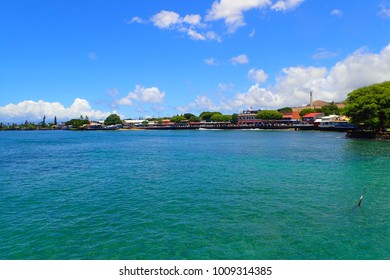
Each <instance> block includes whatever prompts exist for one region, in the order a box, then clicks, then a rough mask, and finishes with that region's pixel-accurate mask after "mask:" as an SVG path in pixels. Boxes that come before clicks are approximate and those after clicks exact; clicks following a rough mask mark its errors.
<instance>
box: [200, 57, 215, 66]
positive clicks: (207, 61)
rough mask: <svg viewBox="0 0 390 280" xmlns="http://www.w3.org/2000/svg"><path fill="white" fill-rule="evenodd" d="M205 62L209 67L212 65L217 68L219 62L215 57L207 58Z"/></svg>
mask: <svg viewBox="0 0 390 280" xmlns="http://www.w3.org/2000/svg"><path fill="white" fill-rule="evenodd" d="M203 62H204V63H206V64H207V65H210V66H217V65H218V62H217V60H216V59H215V58H213V57H209V58H206V59H204V60H203Z"/></svg>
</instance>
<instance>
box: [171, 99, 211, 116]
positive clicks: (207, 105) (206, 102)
mask: <svg viewBox="0 0 390 280" xmlns="http://www.w3.org/2000/svg"><path fill="white" fill-rule="evenodd" d="M176 109H177V110H178V111H179V112H182V113H184V112H189V111H193V110H198V111H202V110H210V111H215V110H218V109H219V107H217V106H216V105H214V103H213V101H212V100H211V99H210V98H208V97H207V96H199V95H198V96H197V97H196V99H195V100H194V101H193V102H191V103H190V104H188V105H187V106H178V107H176Z"/></svg>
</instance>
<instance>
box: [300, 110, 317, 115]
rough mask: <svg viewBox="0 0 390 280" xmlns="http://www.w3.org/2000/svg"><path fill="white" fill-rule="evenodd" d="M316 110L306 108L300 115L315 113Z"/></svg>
mask: <svg viewBox="0 0 390 280" xmlns="http://www.w3.org/2000/svg"><path fill="white" fill-rule="evenodd" d="M315 112H316V111H315V110H314V109H312V108H305V109H303V110H302V111H300V112H299V115H300V116H301V117H303V116H304V115H307V114H310V113H315Z"/></svg>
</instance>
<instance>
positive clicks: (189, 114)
mask: <svg viewBox="0 0 390 280" xmlns="http://www.w3.org/2000/svg"><path fill="white" fill-rule="evenodd" d="M183 116H184V117H185V118H186V119H187V120H189V119H190V118H191V117H195V115H194V114H191V113H185V114H184V115H183Z"/></svg>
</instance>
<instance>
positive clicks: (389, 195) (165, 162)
mask: <svg viewBox="0 0 390 280" xmlns="http://www.w3.org/2000/svg"><path fill="white" fill-rule="evenodd" d="M0 147H1V148H0V167H1V173H0V240H1V242H0V259H103V260H104V259H145V260H148V259H202V260H203V259H281V260H285V259H298V260H301V259H302V260H305V259H336V260H337V259H390V203H389V201H390V180H389V170H390V144H389V143H388V142H374V141H363V140H351V139H346V138H345V134H344V133H333V132H326V133H324V132H297V131H142V130H140V131H89V132H74V131H3V132H0ZM364 188H366V190H365V196H364V199H363V202H362V205H361V207H357V206H356V205H357V202H358V200H359V197H360V195H361V193H362V191H363V189H364Z"/></svg>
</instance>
